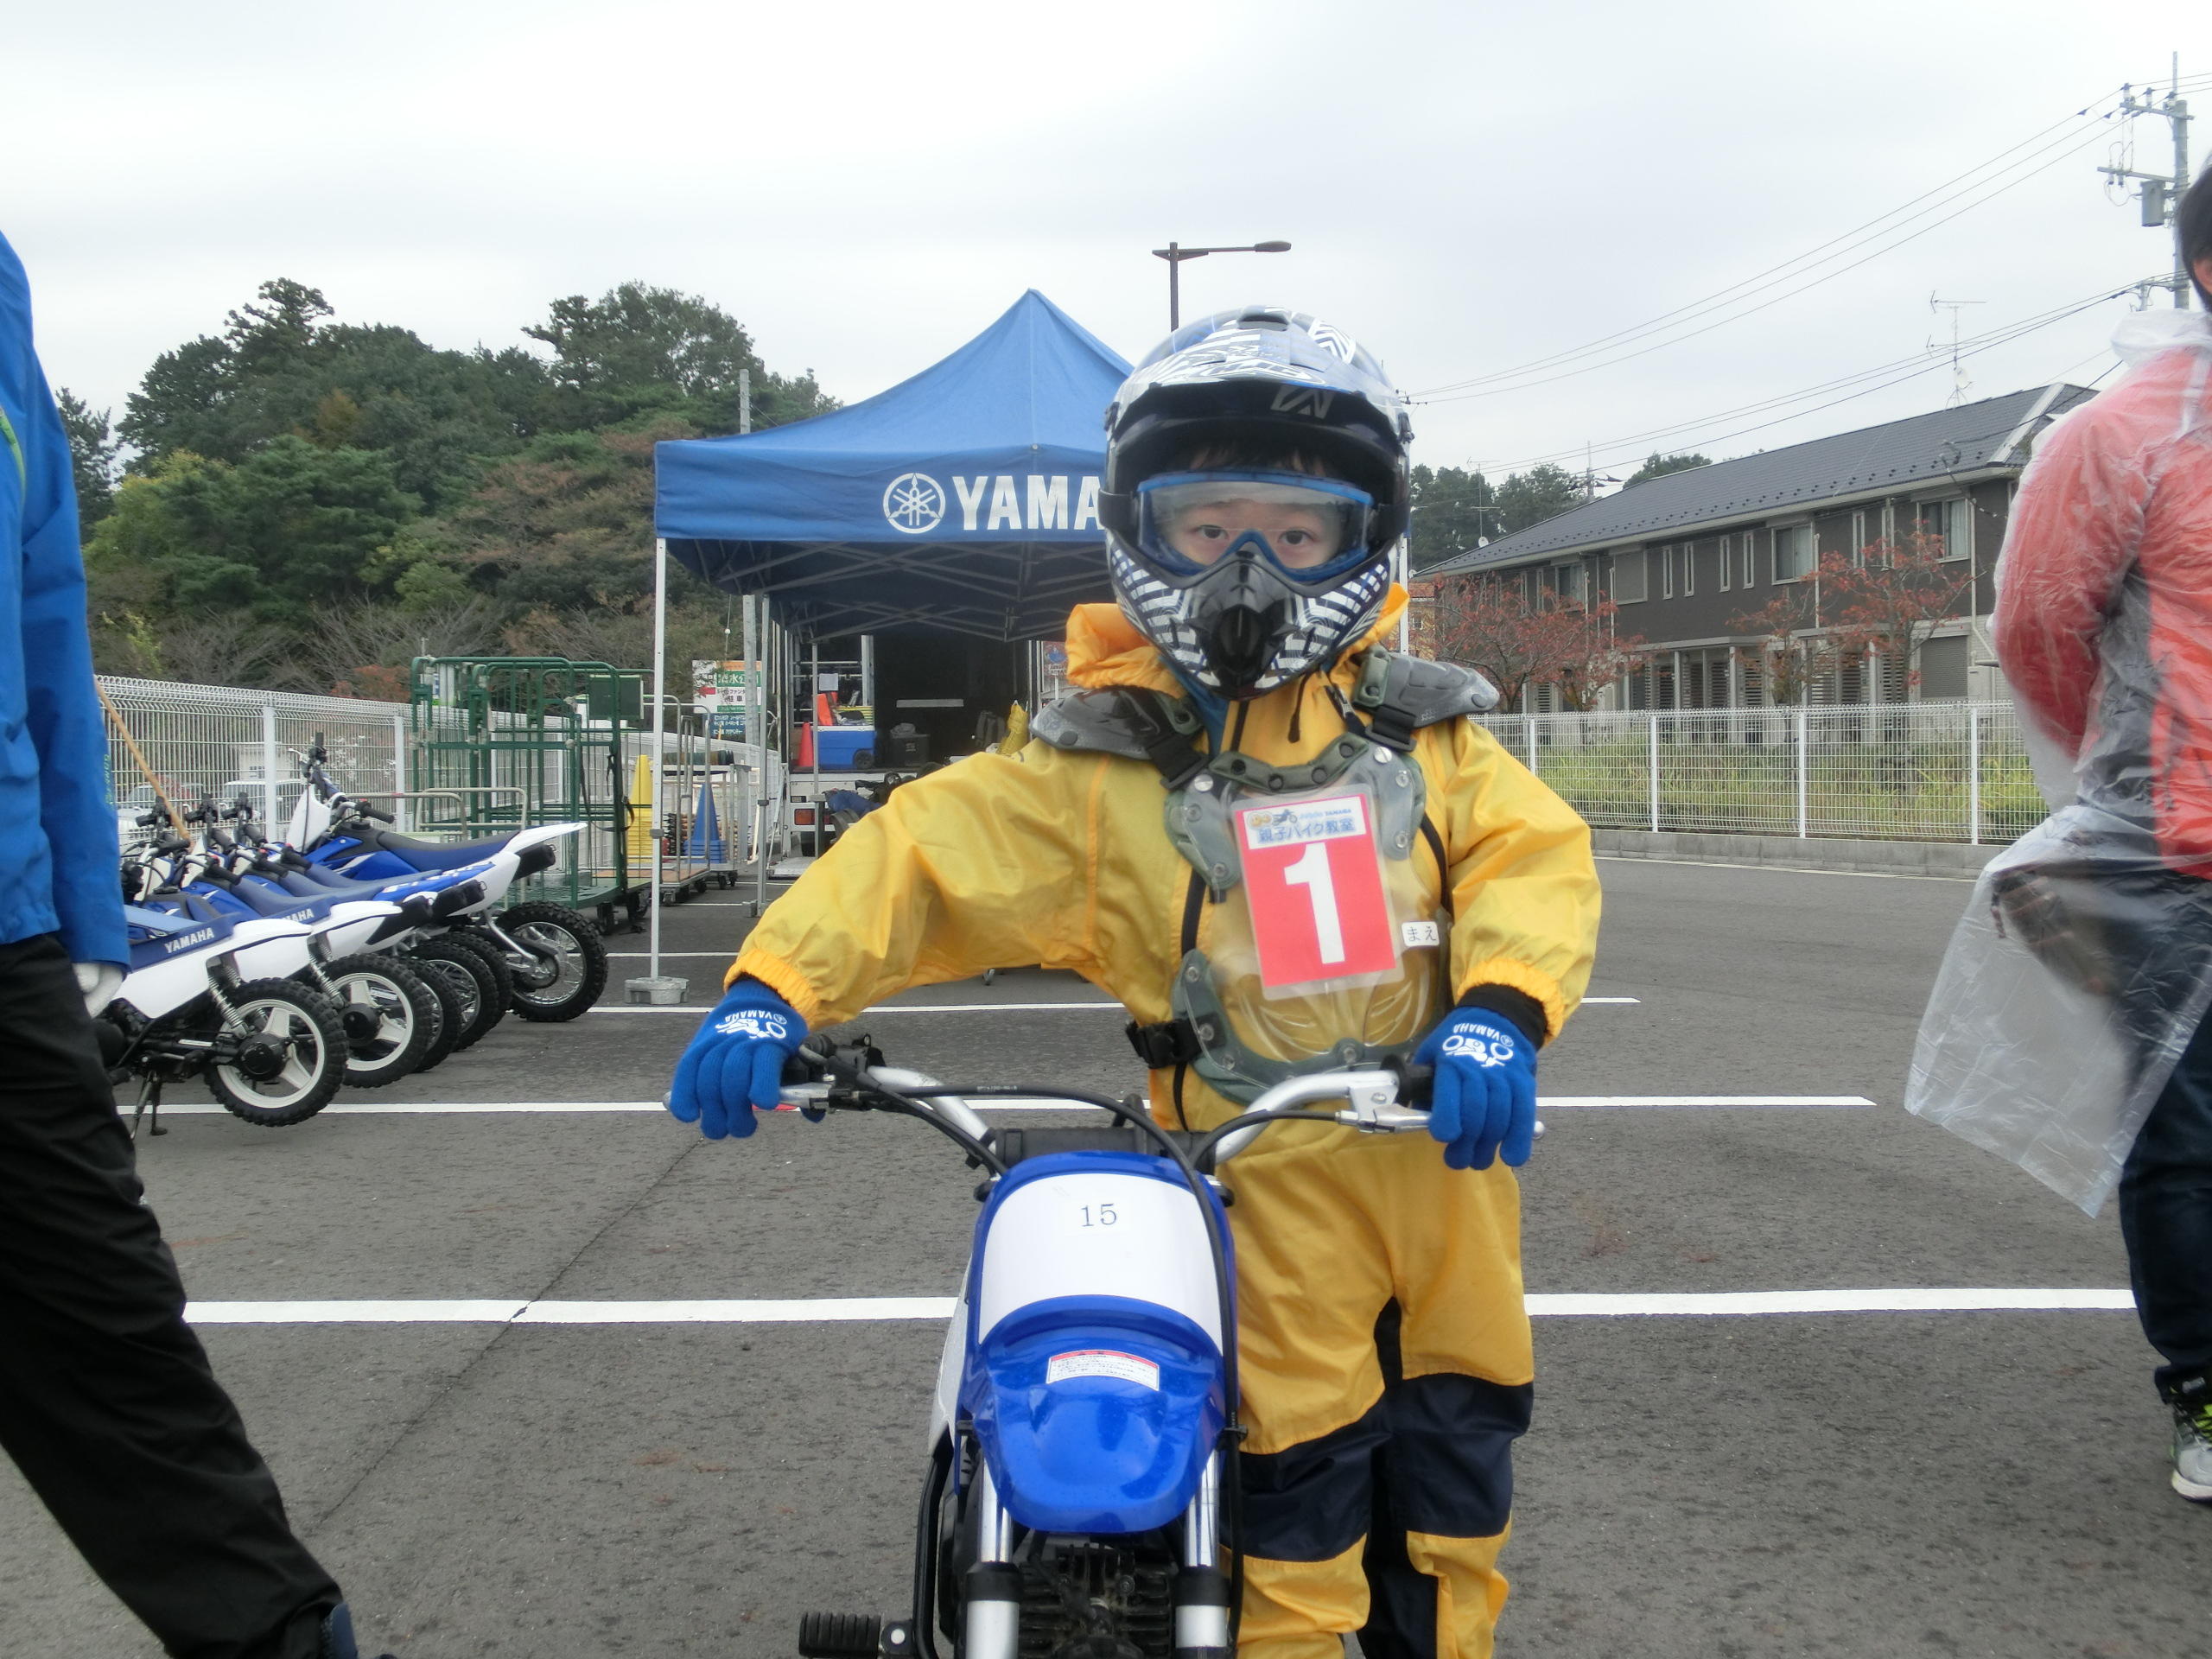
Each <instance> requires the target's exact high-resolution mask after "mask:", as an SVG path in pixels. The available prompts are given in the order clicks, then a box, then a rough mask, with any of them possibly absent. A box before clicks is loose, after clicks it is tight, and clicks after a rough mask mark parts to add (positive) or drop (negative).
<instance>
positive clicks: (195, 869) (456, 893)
mask: <svg viewBox="0 0 2212 1659" xmlns="http://www.w3.org/2000/svg"><path fill="white" fill-rule="evenodd" d="M252 812H253V809H252V806H251V803H250V802H247V801H245V800H243V799H242V800H241V801H239V802H238V803H237V804H235V805H233V806H232V808H230V809H228V810H225V809H223V808H221V807H219V805H218V804H216V803H215V802H213V801H212V800H211V801H203V802H202V803H200V805H199V806H197V807H195V808H194V809H193V810H190V811H188V812H187V813H186V814H185V815H184V817H185V822H186V823H188V825H190V826H192V829H193V837H194V838H193V839H192V840H187V839H185V838H184V837H182V836H170V835H168V834H164V833H158V831H159V824H158V823H155V824H153V825H151V826H150V827H153V828H155V829H156V831H157V833H156V836H155V838H154V839H152V840H149V841H147V842H141V843H140V844H139V845H137V846H135V847H133V848H131V849H130V851H128V852H127V853H125V854H124V858H123V885H124V898H125V899H126V900H127V901H130V902H133V903H137V904H139V905H141V906H143V907H145V908H147V909H149V910H164V911H171V912H175V913H177V914H180V915H184V916H190V917H194V918H200V919H202V920H206V919H211V918H221V917H226V916H228V917H233V918H243V917H254V916H263V917H273V918H281V919H284V920H289V921H296V922H304V923H308V924H310V925H312V926H313V928H314V931H313V932H312V933H311V935H310V937H309V940H308V962H307V963H306V965H305V966H304V967H302V969H300V970H299V972H298V974H297V975H296V977H297V978H298V979H300V980H301V981H302V982H304V983H307V984H309V985H311V986H313V987H314V988H315V989H317V990H320V991H321V992H322V993H323V994H324V995H327V996H328V997H330V998H331V999H332V1000H333V1001H334V1002H336V1003H337V1004H338V1007H339V1011H340V1020H341V1023H342V1024H343V1026H344V1027H345V1032H346V1048H347V1058H346V1084H348V1085H349V1086H351V1087H353V1088H357V1089H373V1088H378V1087H381V1086H383V1085H384V1084H391V1083H397V1081H398V1080H399V1079H400V1078H401V1077H406V1076H408V1075H410V1073H412V1072H415V1071H427V1070H429V1068H430V1067H431V1066H434V1065H437V1064H438V1063H439V1062H441V1061H442V1060H443V1059H444V1058H446V1057H447V1056H448V1054H450V1053H452V1052H454V1048H455V1047H456V1046H458V1045H459V1043H460V1042H461V1039H462V1037H463V1036H464V1035H466V1034H467V1030H468V1027H469V1021H470V1020H471V1018H472V1017H473V1016H474V1013H475V1011H476V1007H475V1001H474V998H475V997H476V995H477V991H478V983H477V980H476V978H475V977H474V976H473V973H472V971H471V970H472V969H473V957H472V958H467V959H465V960H464V962H463V963H462V964H461V971H460V972H459V973H458V974H455V975H453V976H448V974H447V973H445V972H442V971H441V969H444V968H445V967H446V966H447V964H445V963H437V962H434V961H428V960H423V961H417V960H415V959H414V958H413V957H410V956H406V955H403V954H401V953H402V952H403V951H411V950H417V949H420V948H422V947H423V944H425V943H426V942H427V939H428V938H429V936H430V935H432V934H434V933H435V931H437V930H438V928H439V926H440V925H441V924H442V922H443V920H444V919H445V918H447V917H448V916H450V915H452V914H454V913H455V912H460V911H462V910H465V909H466V908H467V907H468V906H471V905H474V904H475V903H478V902H480V899H481V888H480V887H479V886H478V885H477V883H476V882H475V880H474V872H472V871H470V870H467V869H463V870H460V871H454V872H452V873H449V874H446V875H442V876H436V877H429V878H425V877H420V876H417V877H415V878H413V879H412V880H408V881H386V882H375V881H371V882H362V883H349V884H342V885H340V884H333V883H329V882H317V881H313V880H307V879H305V878H303V877H301V876H297V875H295V874H290V873H289V872H287V871H286V870H284V869H283V868H281V867H280V866H277V865H275V864H273V863H268V862H264V850H265V849H263V848H262V847H261V846H260V845H259V844H258V836H257V831H256V829H255V827H254V824H253V819H252ZM149 817H153V818H156V819H158V818H159V817H160V815H158V814H156V815H149Z"/></svg>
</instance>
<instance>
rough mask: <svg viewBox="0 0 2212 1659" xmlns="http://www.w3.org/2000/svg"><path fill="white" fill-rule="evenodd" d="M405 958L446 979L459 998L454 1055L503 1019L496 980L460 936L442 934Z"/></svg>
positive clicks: (504, 1010) (475, 951) (505, 1010)
mask: <svg viewBox="0 0 2212 1659" xmlns="http://www.w3.org/2000/svg"><path fill="white" fill-rule="evenodd" d="M408 955H409V956H410V957H413V958H414V959H415V960H416V962H419V963H423V965H424V966H425V967H427V968H429V969H430V970H431V971H432V972H434V973H441V974H443V975H445V976H446V979H447V982H448V984H450V985H451V986H452V987H453V988H454V989H455V990H456V991H458V992H459V993H460V994H461V1004H462V1007H461V1028H460V1030H459V1031H458V1032H456V1033H454V1043H453V1049H454V1052H459V1051H460V1050H461V1049H464V1048H467V1047H468V1046H470V1045H471V1044H472V1043H474V1042H475V1041H476V1040H477V1039H480V1038H481V1037H482V1036H483V1035H484V1033H486V1032H487V1031H489V1030H491V1029H492V1027H494V1026H496V1025H498V1024H499V1021H500V1020H503V1019H505V1017H506V1012H507V1009H506V1004H505V1002H504V1001H501V1000H500V996H499V976H498V975H496V974H494V973H493V971H492V968H491V965H490V964H489V963H486V961H485V960H484V957H483V953H482V952H480V951H479V950H477V949H476V948H475V946H474V945H472V944H465V943H463V942H462V940H461V938H460V936H459V935H457V934H453V933H441V934H438V935H436V936H435V938H428V939H424V940H423V942H422V943H421V944H417V945H416V946H415V947H414V948H413V949H412V950H410V951H409V952H408Z"/></svg>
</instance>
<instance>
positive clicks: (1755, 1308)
mask: <svg viewBox="0 0 2212 1659" xmlns="http://www.w3.org/2000/svg"><path fill="white" fill-rule="evenodd" d="M1528 1306H1529V1314H1530V1315H1531V1316H1532V1317H1534V1318H1536V1319H1562V1318H1564V1319H1593V1318H1599V1319H1612V1318H1622V1317H1637V1318H1652V1317H1668V1316H1674V1317H1683V1316H1688V1317H1697V1318H1705V1317H1713V1316H1733V1317H1742V1316H1748V1315H1762V1314H1791V1313H1796V1314H1805V1313H2126V1312H2128V1311H2130V1310H2132V1309H2133V1307H2134V1306H2135V1299H2134V1298H2133V1296H2132V1295H2131V1294H2129V1293H2128V1292H2127V1291H2126V1290H2125V1289H2056V1290H2039V1289H2026V1288H2021V1289H2014V1288H2011V1287H2004V1288H1998V1289H1984V1290H1975V1289H1966V1290H1924V1289H1919V1288H1916V1287H1901V1288H1896V1289H1887V1290H1722V1291H1656V1292H1655V1291H1629V1292H1618V1293H1616V1292H1605V1293H1599V1294H1586V1293H1565V1294H1535V1295H1531V1296H1530V1297H1529V1299H1528ZM952 1309H953V1299H952V1298H951V1297H950V1296H828V1297H818V1298H808V1299H804V1300H747V1301H616V1302H586V1301H574V1302H571V1301H557V1300H530V1299H524V1298H511V1299H509V1300H504V1301H494V1300H471V1301H308V1302H192V1303H188V1305H187V1306H186V1307H185V1311H184V1315H185V1318H186V1319H187V1320H188V1321H189V1322H190V1323H192V1324H194V1325H803V1324H817V1323H822V1324H827V1323H852V1322H856V1321H858V1322H875V1321H893V1320H910V1319H950V1317H951V1316H952Z"/></svg>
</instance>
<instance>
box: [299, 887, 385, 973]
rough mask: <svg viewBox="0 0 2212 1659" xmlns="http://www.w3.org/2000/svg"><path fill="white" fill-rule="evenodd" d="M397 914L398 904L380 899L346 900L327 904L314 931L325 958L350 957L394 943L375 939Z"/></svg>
mask: <svg viewBox="0 0 2212 1659" xmlns="http://www.w3.org/2000/svg"><path fill="white" fill-rule="evenodd" d="M399 913H400V911H399V906H397V905H395V904H391V903H388V902H386V901H385V900H384V899H347V900H346V902H345V903H344V904H342V905H334V906H331V909H330V914H329V915H328V916H327V917H326V918H323V920H322V922H321V924H320V925H317V926H316V928H315V936H316V938H318V939H319V940H320V941H321V951H322V954H323V956H324V957H325V958H326V959H329V958H334V957H350V956H352V955H353V954H354V953H355V952H356V951H359V950H372V949H378V948H381V947H383V946H385V945H389V944H393V943H394V942H395V940H396V938H397V936H395V938H392V939H379V938H377V934H378V931H379V930H380V929H381V928H382V927H383V926H384V925H385V922H387V921H388V920H390V919H391V918H392V917H394V916H397V915H398V914H399Z"/></svg>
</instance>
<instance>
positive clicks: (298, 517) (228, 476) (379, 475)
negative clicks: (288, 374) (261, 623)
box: [90, 436, 422, 627]
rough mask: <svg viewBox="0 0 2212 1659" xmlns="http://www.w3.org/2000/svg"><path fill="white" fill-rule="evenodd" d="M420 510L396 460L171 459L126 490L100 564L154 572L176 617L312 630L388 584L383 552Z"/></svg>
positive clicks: (288, 456)
mask: <svg viewBox="0 0 2212 1659" xmlns="http://www.w3.org/2000/svg"><path fill="white" fill-rule="evenodd" d="M421 509H422V504H421V502H420V501H419V500H418V499H416V497H414V496H412V495H410V494H409V493H407V492H406V491H404V490H403V489H401V488H400V487H399V486H398V483H397V480H396V479H395V478H394V476H393V471H392V464H391V460H390V459H389V458H388V457H386V456H384V455H380V454H374V453H372V452H371V451H368V450H365V449H318V448H315V445H313V444H311V443H309V442H308V441H307V440H306V439H304V438H298V437H292V436H285V437H280V438H277V439H275V440H273V441H272V442H270V443H269V444H268V445H267V446H266V447H265V448H262V449H261V450H259V451H257V453H255V454H251V455H250V456H248V457H247V458H246V459H245V460H244V461H239V462H237V463H236V464H232V463H231V462H227V461H211V460H207V459H206V458H203V457H200V456H198V455H193V454H177V455H172V456H171V457H169V458H168V461H165V462H164V463H163V464H162V467H161V469H160V470H159V471H158V472H157V473H156V475H155V476H153V477H151V478H146V479H140V480H133V481H132V482H131V483H130V484H129V485H126V486H125V487H124V489H123V491H122V492H121V493H120V494H119V495H118V499H117V502H116V507H115V511H114V512H111V514H110V515H109V516H108V518H106V519H105V520H103V521H102V523H101V524H100V526H99V530H98V531H95V532H94V535H93V538H92V547H91V550H90V562H91V563H92V564H93V565H94V566H95V567H96V568H97V569H100V570H101V571H102V572H104V573H105V572H116V571H119V570H121V569H124V568H128V567H137V569H140V570H141V571H143V572H148V573H150V574H151V575H153V576H154V577H155V578H156V582H157V583H158V593H159V596H160V599H161V601H162V603H163V604H164V605H166V606H168V607H173V608H178V609H184V610H194V609H201V608H235V609H239V610H245V611H250V612H251V613H254V614H256V615H258V616H262V617H264V618H266V619H269V620H275V621H286V622H291V623H293V624H294V625H296V626H302V627H304V626H305V613H307V612H308V611H311V610H312V609H313V608H314V607H317V606H321V605H327V604H329V603H331V602H333V601H337V600H340V599H346V598H353V597H359V596H362V595H364V594H366V593H367V592H368V591H369V590H370V589H371V588H372V587H373V586H375V585H376V584H377V581H378V572H377V569H376V568H375V564H374V561H375V556H376V554H377V552H378V549H379V548H380V547H382V546H384V545H385V544H386V543H390V542H391V540H392V538H393V537H395V536H396V535H397V532H398V531H399V528H400V526H401V525H402V524H404V523H406V521H407V520H408V519H410V518H413V517H414V516H415V515H416V513H418V512H420V511H421Z"/></svg>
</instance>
